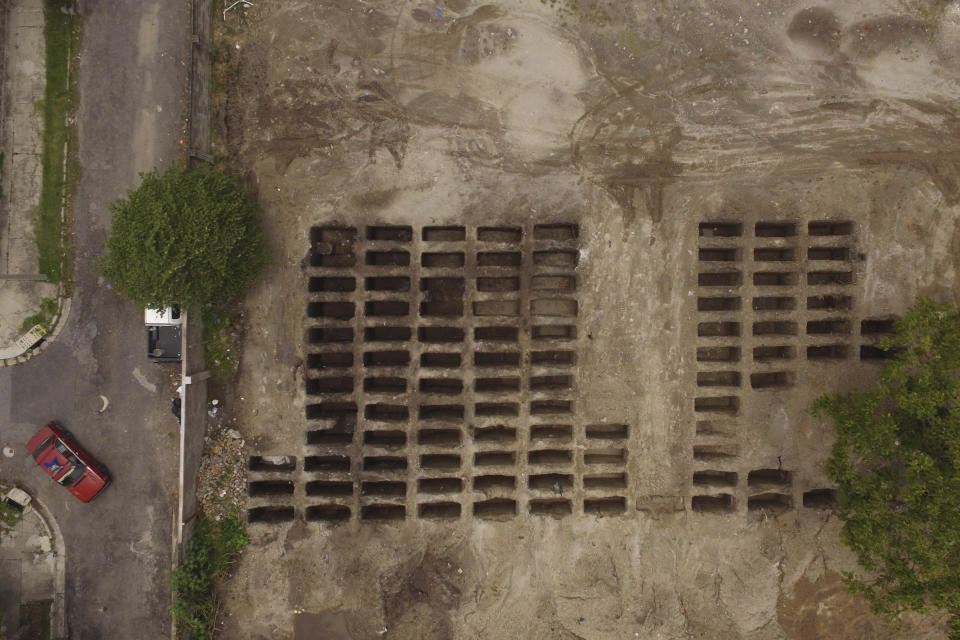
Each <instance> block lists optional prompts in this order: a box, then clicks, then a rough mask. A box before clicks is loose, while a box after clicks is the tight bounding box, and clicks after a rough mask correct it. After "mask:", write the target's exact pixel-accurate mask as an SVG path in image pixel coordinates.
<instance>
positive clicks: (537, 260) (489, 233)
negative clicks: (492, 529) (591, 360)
mask: <svg viewBox="0 0 960 640" xmlns="http://www.w3.org/2000/svg"><path fill="white" fill-rule="evenodd" d="M310 239H311V243H312V248H311V254H310V266H309V272H308V275H309V294H308V295H309V300H308V308H307V328H306V352H307V356H306V358H307V369H306V370H307V380H306V393H307V405H306V417H307V420H308V421H309V423H310V425H311V427H310V429H309V430H308V432H307V434H306V440H305V450H304V454H305V455H304V456H303V459H302V464H299V463H298V461H297V459H296V458H295V457H292V456H281V457H273V458H268V457H253V458H251V460H250V483H249V493H250V496H251V504H250V511H249V519H250V521H251V522H284V521H289V520H292V519H294V518H296V517H303V518H304V519H306V520H308V521H328V522H331V521H338V520H349V519H351V518H359V519H360V520H361V521H398V520H404V519H406V518H425V519H440V520H443V519H460V518H467V517H476V518H481V519H491V520H502V519H510V518H514V517H516V516H518V515H522V514H530V515H545V516H553V517H563V516H565V515H568V514H573V513H588V514H597V515H613V514H622V513H625V512H626V511H627V499H626V497H625V494H626V486H627V476H626V458H627V439H628V434H629V428H628V427H627V426H626V425H620V424H616V425H611V424H590V425H585V424H582V423H581V422H580V421H579V420H578V419H577V415H576V412H575V407H574V404H573V400H572V396H573V389H574V383H575V380H574V372H575V365H576V356H577V344H578V332H577V315H578V301H577V290H578V286H579V282H578V274H577V265H578V262H579V226H578V225H577V224H572V223H567V222H560V223H551V224H533V225H525V226H503V227H492V226H491V227H484V226H481V227H472V228H468V227H464V226H428V227H423V228H420V229H415V228H413V227H410V226H398V225H390V226H387V225H380V226H367V227H361V228H357V227H348V226H322V227H314V228H313V229H312V230H311V234H310ZM277 460H279V461H281V464H279V465H278V464H274V461H277ZM281 467H282V468H281ZM301 485H302V487H303V489H302V491H303V493H302V494H301V493H300V491H301V489H300V488H299V487H300V486H301ZM300 505H303V512H302V514H299V513H298V511H299V510H300Z"/></svg>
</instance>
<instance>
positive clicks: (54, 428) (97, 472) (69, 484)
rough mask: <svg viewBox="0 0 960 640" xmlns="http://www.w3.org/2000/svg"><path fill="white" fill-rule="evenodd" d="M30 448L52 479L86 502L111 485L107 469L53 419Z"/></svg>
mask: <svg viewBox="0 0 960 640" xmlns="http://www.w3.org/2000/svg"><path fill="white" fill-rule="evenodd" d="M27 451H29V452H30V455H32V456H33V459H34V460H36V461H37V464H38V465H40V466H41V467H42V468H43V470H44V471H46V472H47V475H49V476H50V477H51V478H53V479H54V480H56V481H57V482H59V483H60V484H62V485H63V486H65V487H66V488H67V490H68V491H69V492H70V493H72V494H73V495H75V496H76V497H77V498H79V499H80V500H82V501H83V502H90V501H91V500H93V499H94V498H95V497H96V496H97V495H98V494H99V493H100V492H101V491H103V490H104V489H105V488H106V487H107V485H108V484H110V474H108V473H107V468H106V467H104V466H103V465H102V464H100V463H99V462H97V461H96V460H94V458H93V456H91V455H90V454H89V453H87V452H86V451H84V449H83V447H81V446H80V445H78V444H77V443H76V441H74V439H73V437H72V435H71V434H70V432H69V431H67V430H66V429H63V428H62V427H60V426H59V425H58V424H56V423H55V422H51V423H50V424H48V425H47V426H45V427H44V428H43V429H40V431H38V432H37V435H35V436H33V437H32V438H30V442H28V443H27Z"/></svg>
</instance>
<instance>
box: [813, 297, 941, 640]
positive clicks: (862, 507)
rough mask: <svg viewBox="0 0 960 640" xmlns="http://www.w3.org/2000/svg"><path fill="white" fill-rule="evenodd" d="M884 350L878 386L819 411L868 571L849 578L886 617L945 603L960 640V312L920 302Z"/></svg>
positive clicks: (835, 398) (839, 397)
mask: <svg viewBox="0 0 960 640" xmlns="http://www.w3.org/2000/svg"><path fill="white" fill-rule="evenodd" d="M880 346H881V348H882V349H885V350H887V351H889V352H890V355H891V356H892V357H891V358H890V359H889V360H888V361H887V362H886V363H885V364H884V366H883V367H882V368H881V370H880V376H879V381H878V383H877V385H876V387H875V388H873V389H870V390H868V391H857V392H851V393H844V394H835V395H826V396H823V397H821V398H818V399H817V401H816V402H815V404H814V408H813V412H814V415H817V416H826V417H829V418H832V419H833V422H834V425H835V428H836V434H837V441H836V444H835V445H834V447H833V451H832V455H831V458H830V460H829V463H828V468H827V470H828V473H829V475H830V477H831V478H832V479H833V480H834V481H835V482H836V483H837V488H838V497H839V502H840V517H841V518H842V519H843V521H844V524H843V530H842V537H843V541H844V542H845V543H846V544H847V546H849V547H850V548H851V549H852V550H853V551H855V552H856V553H857V555H858V557H859V560H860V564H861V565H862V566H863V568H864V569H866V570H867V571H868V572H870V575H868V576H856V575H853V574H850V575H848V576H847V582H848V585H849V586H850V587H851V589H852V590H853V591H854V592H857V593H861V594H863V595H864V596H866V597H867V599H868V600H869V601H870V603H871V605H872V606H873V608H874V610H875V611H877V612H880V613H886V614H890V615H896V614H898V613H900V612H902V611H906V610H913V611H924V610H926V608H927V607H928V606H930V605H933V606H936V607H941V608H943V609H945V610H946V611H948V612H949V613H950V614H951V622H950V624H951V636H950V637H951V638H952V639H953V640H960V500H958V496H960V312H958V311H957V308H956V307H955V306H954V305H951V304H938V303H935V302H932V301H930V300H927V299H925V298H920V299H918V300H917V302H916V303H915V304H914V306H913V308H911V309H910V311H909V312H907V314H906V315H905V316H904V317H903V318H902V319H901V320H899V321H897V323H896V335H895V336H894V337H892V338H890V339H887V340H884V341H883V342H881V345H880Z"/></svg>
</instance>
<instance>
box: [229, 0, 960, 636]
mask: <svg viewBox="0 0 960 640" xmlns="http://www.w3.org/2000/svg"><path fill="white" fill-rule="evenodd" d="M831 4H832V5H836V6H834V7H832V8H830V9H827V8H823V7H817V6H814V5H811V4H806V3H802V2H790V1H786V2H781V3H776V6H775V7H774V6H773V4H772V3H769V2H759V3H758V2H747V1H744V0H719V1H712V0H711V1H709V2H707V1H703V0H700V1H698V0H694V1H691V2H682V1H681V2H673V1H669V2H656V1H643V2H641V1H631V2H599V3H597V4H596V5H595V6H594V5H591V6H590V7H589V8H586V9H584V8H579V9H578V8H575V7H573V6H572V5H571V4H566V3H564V2H563V1H562V0H558V1H557V2H553V1H551V2H541V1H540V0H515V1H512V2H508V3H500V4H481V3H478V2H471V1H470V0H440V1H439V2H437V3H435V4H424V3H416V2H404V1H399V0H382V1H371V2H358V1H356V0H310V1H302V2H298V1H295V0H293V1H284V2H279V1H278V0H263V1H258V2H256V6H255V7H253V8H250V9H248V10H247V12H246V14H245V15H244V16H243V20H242V21H241V20H240V16H238V15H237V14H233V15H230V16H228V19H227V21H226V22H225V23H221V27H222V28H221V32H220V34H219V35H218V42H217V44H218V56H219V60H220V64H221V65H222V67H221V71H220V74H221V77H222V78H224V80H225V83H226V90H225V91H224V92H223V93H222V94H221V95H220V96H219V98H218V99H217V100H216V101H215V102H216V105H215V106H216V114H217V121H216V126H217V127H218V128H219V131H220V139H219V141H218V143H217V145H218V146H217V149H216V151H217V152H218V153H219V155H220V156H221V157H222V158H224V159H225V160H226V161H227V162H228V163H231V164H232V165H233V166H235V167H236V168H238V169H239V170H241V171H243V172H244V174H245V175H246V176H247V179H248V182H249V184H250V185H251V186H252V187H255V188H256V189H257V190H258V193H259V197H260V201H261V202H262V204H263V208H264V211H265V215H266V220H267V225H266V226H267V231H268V234H269V237H270V242H271V245H272V248H273V252H274V256H275V258H276V264H275V265H274V266H273V267H272V268H271V269H270V270H269V273H268V274H267V276H266V278H265V279H264V281H263V282H262V284H261V285H260V286H259V287H257V289H256V290H255V291H254V292H253V293H252V295H251V296H250V298H249V300H248V303H247V305H246V312H245V319H246V323H247V329H246V339H245V343H244V345H243V361H242V365H241V371H240V379H239V384H238V387H237V392H236V396H235V397H234V398H233V399H232V400H229V401H228V403H227V413H228V415H229V416H231V417H232V425H233V426H235V427H236V428H237V429H238V430H239V431H240V432H241V433H242V434H243V437H244V439H245V440H246V443H247V445H248V450H249V451H250V452H251V454H252V455H254V456H284V457H283V458H270V457H268V458H266V459H260V458H256V459H251V465H250V475H249V480H250V485H249V487H250V493H251V496H250V498H249V502H248V507H249V509H250V510H249V511H248V514H249V518H250V531H251V535H252V538H253V544H252V545H251V547H250V548H249V549H248V550H247V552H246V553H245V554H244V557H243V559H242V561H241V562H240V564H239V566H238V568H237V572H236V575H235V577H234V578H233V579H232V581H231V582H230V583H229V585H228V587H227V589H226V592H225V594H224V596H225V599H224V603H225V609H224V613H225V615H224V618H223V620H224V622H223V626H224V632H223V637H225V638H257V639H259V638H271V639H273V638H293V637H296V638H298V639H300V640H306V639H307V638H353V639H357V640H359V639H366V638H379V637H387V638H411V639H413V638H416V639H428V638H437V639H446V638H463V639H467V638H480V637H483V638H491V639H493V638H524V639H528V638H544V639H547V638H551V639H552V638H564V639H573V638H598V639H599V638H603V639H607V638H664V639H666V638H711V639H713V638H717V639H728V638H729V639H733V638H742V639H756V640H768V639H774V638H797V639H799V638H803V639H807V638H830V639H838V638H839V639H854V638H856V639H860V638H894V637H903V638H914V639H921V638H923V639H933V638H944V637H945V633H944V630H943V628H942V621H943V620H942V617H940V616H938V615H936V614H933V615H931V616H928V617H926V618H919V617H910V618H908V619H906V620H904V622H903V624H904V626H903V629H902V630H901V631H899V632H898V631H895V630H894V629H893V628H892V627H891V626H890V625H888V624H886V623H884V622H883V621H881V620H879V619H877V618H876V617H874V616H872V615H871V614H870V613H869V612H868V611H867V609H866V607H865V606H864V604H863V603H862V602H860V601H858V600H856V599H854V598H852V597H850V596H848V595H846V593H845V592H844V589H843V587H842V583H841V575H842V573H843V572H844V571H848V570H852V569H854V568H855V563H854V559H853V556H852V555H851V554H850V553H849V552H848V551H846V550H845V549H844V548H843V547H842V545H841V544H840V542H839V537H838V532H839V524H840V523H839V522H838V520H837V518H836V516H835V515H834V513H833V511H832V510H831V509H830V504H831V499H832V494H831V491H830V487H829V482H828V480H827V478H826V476H825V472H824V462H825V460H826V458H827V456H828V455H829V445H830V442H831V430H830V426H829V424H825V423H824V422H822V421H818V420H815V419H813V418H811V417H810V416H809V415H808V407H809V404H810V402H811V401H812V399H813V398H815V397H816V396H817V395H819V394H820V393H823V392H825V391H828V390H835V389H849V388H855V387H859V386H863V385H866V384H869V382H870V380H871V379H872V377H873V375H874V372H875V370H876V363H877V359H876V355H877V354H876V351H875V350H874V348H873V345H874V343H875V341H876V340H877V338H878V336H880V335H882V334H883V332H885V331H888V330H889V319H890V318H891V317H892V316H894V315H896V314H898V313H901V312H903V311H904V310H905V309H906V308H907V307H908V306H909V304H910V303H911V302H912V300H913V299H914V297H915V296H916V295H917V294H921V293H922V294H926V295H930V296H934V297H937V298H940V299H952V300H956V298H957V291H958V286H957V285H958V272H957V267H958V256H960V226H958V214H960V207H958V201H960V187H958V181H957V180H958V171H960V153H958V152H957V148H958V147H957V142H958V134H960V120H958V110H957V104H960V103H958V101H957V99H958V97H960V84H958V81H960V72H958V68H960V67H958V66H957V64H956V62H957V60H956V51H957V45H958V44H960V3H957V2H955V1H954V2H943V1H933V0H930V1H929V2H925V1H923V0H915V1H914V0H900V1H889V2H885V1H880V0H865V1H863V2H857V3H831ZM538 225H541V226H538ZM542 225H549V226H542Z"/></svg>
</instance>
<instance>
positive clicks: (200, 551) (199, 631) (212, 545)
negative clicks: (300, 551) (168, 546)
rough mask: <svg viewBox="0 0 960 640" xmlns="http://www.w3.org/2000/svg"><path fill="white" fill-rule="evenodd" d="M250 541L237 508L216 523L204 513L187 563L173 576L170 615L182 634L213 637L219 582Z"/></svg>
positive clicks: (196, 639) (205, 639)
mask: <svg viewBox="0 0 960 640" xmlns="http://www.w3.org/2000/svg"><path fill="white" fill-rule="evenodd" d="M249 542H250V538H249V537H248V536H247V532H246V530H245V529H244V528H243V523H242V522H241V521H240V516H239V514H238V513H237V512H236V510H234V511H233V513H231V514H230V515H228V516H227V517H226V518H223V519H221V520H219V521H216V522H214V521H211V520H210V519H208V518H207V517H206V516H204V515H201V516H199V517H198V518H197V519H196V520H195V523H194V527H193V537H191V538H190V541H189V542H188V543H187V550H186V555H185V557H184V559H183V562H181V563H180V565H179V566H178V567H177V568H176V569H174V570H173V573H172V574H171V576H170V586H171V588H172V589H173V596H174V602H173V604H172V605H170V615H171V616H173V620H174V622H175V623H176V625H177V631H178V633H180V634H181V635H183V634H186V636H187V637H189V638H190V640H209V639H210V638H213V625H214V622H215V621H216V617H217V609H218V603H217V594H216V581H217V579H218V578H220V577H222V576H223V575H224V574H225V573H226V571H227V568H228V567H229V566H230V563H231V562H233V561H234V560H235V559H236V557H237V556H238V555H239V553H240V551H241V550H242V549H243V548H244V547H245V546H247V544H249Z"/></svg>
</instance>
